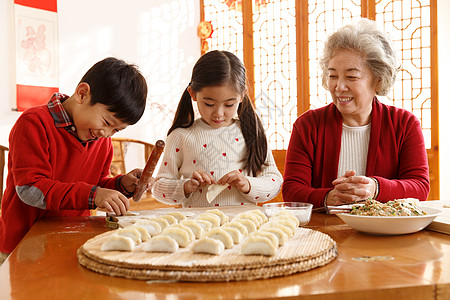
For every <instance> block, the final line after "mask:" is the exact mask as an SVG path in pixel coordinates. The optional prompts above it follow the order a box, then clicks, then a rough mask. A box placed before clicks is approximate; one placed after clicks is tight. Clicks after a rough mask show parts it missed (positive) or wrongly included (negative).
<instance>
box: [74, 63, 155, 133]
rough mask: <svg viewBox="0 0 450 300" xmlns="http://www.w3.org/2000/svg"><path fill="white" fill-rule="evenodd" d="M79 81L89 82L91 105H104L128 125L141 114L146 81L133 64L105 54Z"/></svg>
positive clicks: (145, 94)
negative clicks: (106, 56)
mask: <svg viewBox="0 0 450 300" xmlns="http://www.w3.org/2000/svg"><path fill="white" fill-rule="evenodd" d="M81 82H85V83H87V84H89V86H90V91H91V105H94V104H96V103H101V104H104V105H106V106H107V107H108V110H109V111H110V112H112V113H114V116H115V117H116V118H118V119H119V120H121V121H122V122H124V123H127V124H129V125H133V124H135V123H137V121H139V119H140V118H141V117H142V115H143V113H144V110H145V103H146V99H147V83H146V81H145V78H144V77H143V76H142V74H141V73H140V72H139V70H138V68H137V66H136V65H133V64H128V63H126V62H125V61H123V60H120V59H117V58H114V57H108V58H105V59H103V60H101V61H99V62H97V63H96V64H95V65H93V66H92V67H91V68H90V69H89V70H88V71H87V72H86V74H84V76H83V78H81V81H80V83H81Z"/></svg>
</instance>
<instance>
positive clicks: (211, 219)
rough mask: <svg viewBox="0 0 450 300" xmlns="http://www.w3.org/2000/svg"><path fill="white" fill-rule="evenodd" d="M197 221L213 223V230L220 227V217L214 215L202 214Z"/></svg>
mask: <svg viewBox="0 0 450 300" xmlns="http://www.w3.org/2000/svg"><path fill="white" fill-rule="evenodd" d="M195 219H196V220H205V221H208V222H210V223H211V226H212V228H216V227H219V226H220V217H219V216H218V215H215V214H212V213H201V214H200V215H198V217H197V218H195Z"/></svg>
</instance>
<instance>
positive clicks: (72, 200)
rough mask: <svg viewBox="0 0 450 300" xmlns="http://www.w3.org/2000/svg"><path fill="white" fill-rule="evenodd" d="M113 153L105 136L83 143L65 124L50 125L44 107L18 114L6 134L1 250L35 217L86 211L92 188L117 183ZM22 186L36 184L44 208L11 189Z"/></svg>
mask: <svg viewBox="0 0 450 300" xmlns="http://www.w3.org/2000/svg"><path fill="white" fill-rule="evenodd" d="M112 157H113V148H112V145H111V140H110V139H99V140H96V141H92V142H89V143H87V144H86V145H85V146H83V145H82V144H81V143H80V142H79V141H78V140H77V139H76V138H75V137H74V136H73V135H71V134H70V133H69V132H67V131H66V130H65V129H64V128H61V127H59V128H57V127H56V126H55V124H54V119H53V118H52V117H51V115H50V112H49V110H48V108H47V105H43V106H38V107H33V108H30V109H28V110H27V111H25V112H23V113H22V115H21V116H20V117H19V119H18V120H17V122H16V124H15V125H14V127H13V128H12V130H11V133H10V137H9V154H8V177H7V182H6V189H5V193H4V195H3V199H2V214H1V216H0V252H4V253H10V252H11V251H12V250H13V249H14V248H15V247H16V245H17V244H18V243H19V242H20V240H21V239H22V238H23V237H24V236H25V234H26V233H27V232H28V230H29V229H30V228H31V226H32V225H33V224H34V222H36V221H37V220H38V219H40V218H44V217H49V216H88V215H90V211H89V209H91V208H94V207H93V206H91V207H90V206H89V195H90V192H91V190H92V188H93V187H94V186H101V187H106V188H111V189H115V187H116V179H117V178H108V175H109V167H110V164H111V160H112ZM21 186H33V187H35V188H36V190H35V191H38V194H39V193H41V194H42V195H43V196H44V198H43V199H40V198H38V199H36V200H33V201H36V203H38V204H39V205H41V206H44V205H45V209H40V208H37V207H35V206H31V205H28V204H26V203H24V202H23V201H22V200H21V199H20V198H19V197H18V195H17V193H16V187H21ZM91 196H92V195H91ZM39 205H38V206H39ZM91 205H92V202H91Z"/></svg>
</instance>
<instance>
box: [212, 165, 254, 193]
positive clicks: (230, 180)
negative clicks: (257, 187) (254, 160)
mask: <svg viewBox="0 0 450 300" xmlns="http://www.w3.org/2000/svg"><path fill="white" fill-rule="evenodd" d="M217 183H218V184H229V185H231V186H234V187H236V188H237V189H238V190H239V191H240V192H241V193H244V194H248V193H249V192H250V189H251V186H250V182H249V181H248V179H247V178H246V177H245V176H244V175H242V173H241V172H239V171H238V170H234V171H231V172H229V173H227V174H225V175H224V176H223V177H222V178H220V179H219V181H218V182H217Z"/></svg>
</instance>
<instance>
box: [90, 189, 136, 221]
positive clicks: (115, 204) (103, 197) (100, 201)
mask: <svg viewBox="0 0 450 300" xmlns="http://www.w3.org/2000/svg"><path fill="white" fill-rule="evenodd" d="M94 203H95V205H97V207H98V208H103V209H105V210H106V211H108V212H111V213H112V212H114V213H115V214H116V215H118V216H120V215H125V214H126V212H127V210H128V209H129V208H130V202H129V201H128V198H127V197H125V196H124V195H123V194H122V193H121V192H119V191H116V190H110V189H104V188H98V189H97V192H96V193H95V198H94Z"/></svg>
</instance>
